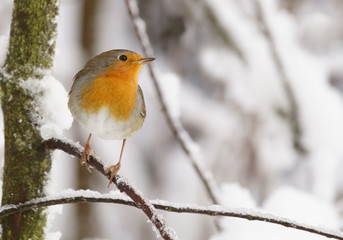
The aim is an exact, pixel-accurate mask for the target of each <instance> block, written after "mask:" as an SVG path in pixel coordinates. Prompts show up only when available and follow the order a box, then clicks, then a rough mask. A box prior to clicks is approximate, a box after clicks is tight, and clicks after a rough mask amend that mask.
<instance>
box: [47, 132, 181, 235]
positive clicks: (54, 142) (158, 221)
mask: <svg viewBox="0 0 343 240" xmlns="http://www.w3.org/2000/svg"><path fill="white" fill-rule="evenodd" d="M44 143H45V147H46V148H48V149H50V150H55V149H60V150H62V151H64V152H66V153H68V154H70V155H72V156H75V157H77V158H79V159H80V158H81V155H82V151H83V149H82V148H80V146H78V145H77V144H75V143H73V142H72V141H68V142H67V141H62V140H60V139H56V138H52V139H49V140H46V141H45V142H44ZM88 164H89V165H90V166H92V167H93V168H95V169H96V170H98V171H99V172H100V173H102V174H103V175H104V176H106V177H107V178H108V179H110V173H106V172H105V169H106V167H104V165H103V164H102V163H101V161H100V160H99V159H98V158H97V157H94V156H92V155H91V156H90V159H89V162H88ZM112 181H113V183H114V184H115V185H116V186H117V188H118V189H119V191H121V192H124V193H125V194H126V195H127V196H129V197H130V198H131V199H132V200H133V202H134V203H135V205H136V206H137V207H138V208H139V209H141V210H142V211H143V212H144V213H145V215H147V217H148V218H149V219H150V221H151V222H152V224H153V225H154V226H155V228H156V229H157V230H158V233H159V234H160V235H161V236H162V238H163V239H166V240H173V239H177V236H176V233H175V231H174V230H173V229H172V228H170V227H169V226H167V224H166V222H165V220H164V218H163V216H162V215H160V214H158V213H157V211H156V209H155V207H154V206H153V205H152V204H151V203H150V201H149V200H147V199H146V198H144V197H143V195H142V193H140V192H139V191H138V190H137V189H135V188H134V187H133V186H132V184H130V183H129V182H128V180H127V179H125V178H124V177H122V176H120V175H117V176H116V177H115V178H113V180H112ZM84 200H85V199H84ZM80 201H81V200H80Z"/></svg>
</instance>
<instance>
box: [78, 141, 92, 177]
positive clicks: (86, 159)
mask: <svg viewBox="0 0 343 240" xmlns="http://www.w3.org/2000/svg"><path fill="white" fill-rule="evenodd" d="M91 154H95V152H94V151H93V149H91V147H90V146H89V144H86V146H85V149H84V151H83V152H82V156H81V159H80V161H81V165H85V166H86V168H87V170H88V172H91V169H90V166H89V164H88V162H89V158H90V155H91Z"/></svg>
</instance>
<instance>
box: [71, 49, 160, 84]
mask: <svg viewBox="0 0 343 240" xmlns="http://www.w3.org/2000/svg"><path fill="white" fill-rule="evenodd" d="M153 60H155V58H143V57H142V56H141V55H139V54H137V53H135V52H132V51H129V50H124V49H116V50H111V51H107V52H103V53H101V54H99V55H97V56H95V57H93V58H92V59H90V60H89V61H88V62H87V64H86V66H85V67H84V68H83V69H82V70H81V71H80V72H79V73H78V74H77V75H76V78H77V77H80V76H82V75H85V74H87V75H88V74H91V75H95V76H99V75H102V74H110V75H112V74H124V75H126V74H129V75H138V73H139V71H140V69H141V67H142V66H143V65H144V64H145V63H148V62H151V61H153Z"/></svg>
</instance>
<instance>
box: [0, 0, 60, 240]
mask: <svg viewBox="0 0 343 240" xmlns="http://www.w3.org/2000/svg"><path fill="white" fill-rule="evenodd" d="M57 13H58V5H57V0H25V1H22V0H15V1H14V7H13V13H12V23H11V31H10V42H9V49H8V53H7V56H6V61H5V65H4V68H3V72H2V73H1V76H0V79H1V81H0V86H1V95H2V96H1V100H2V101H1V106H2V111H3V116H4V135H5V164H4V173H3V193H2V205H6V204H17V203H22V202H25V201H27V200H29V199H32V198H37V197H42V196H44V185H45V183H46V180H47V174H48V173H49V171H50V168H51V158H50V153H49V151H47V150H46V149H45V148H44V146H43V145H42V142H43V139H42V138H41V136H40V132H39V129H38V125H37V124H36V123H35V122H34V121H33V119H32V114H33V113H34V111H36V110H34V107H33V102H34V100H35V96H32V95H31V94H30V93H29V92H28V91H25V90H24V89H23V88H22V87H21V86H20V82H21V81H26V80H28V79H42V78H43V76H44V70H48V69H50V68H51V66H52V65H53V57H54V49H55V35H56V27H57V24H56V22H55V18H56V16H57ZM45 223H46V214H45V213H44V210H43V209H37V210H31V211H28V212H23V213H18V214H16V215H13V216H9V217H6V218H5V219H3V220H2V229H3V232H2V238H3V239H44V227H45Z"/></svg>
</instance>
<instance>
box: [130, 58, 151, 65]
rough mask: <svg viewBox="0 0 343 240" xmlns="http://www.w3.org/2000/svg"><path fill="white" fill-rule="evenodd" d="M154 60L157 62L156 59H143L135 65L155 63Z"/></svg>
mask: <svg viewBox="0 0 343 240" xmlns="http://www.w3.org/2000/svg"><path fill="white" fill-rule="evenodd" d="M154 60H155V58H142V59H140V60H137V61H135V63H139V64H146V63H148V62H151V61H154Z"/></svg>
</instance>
